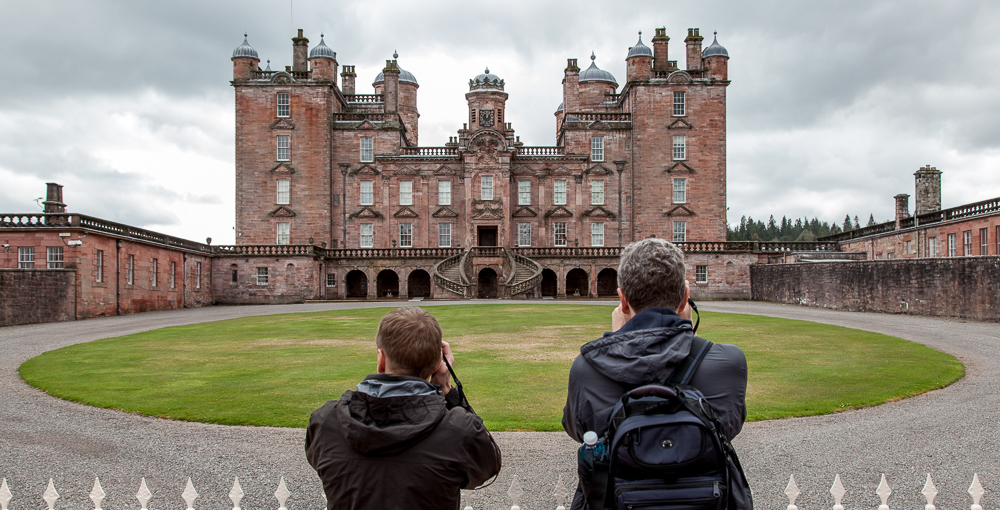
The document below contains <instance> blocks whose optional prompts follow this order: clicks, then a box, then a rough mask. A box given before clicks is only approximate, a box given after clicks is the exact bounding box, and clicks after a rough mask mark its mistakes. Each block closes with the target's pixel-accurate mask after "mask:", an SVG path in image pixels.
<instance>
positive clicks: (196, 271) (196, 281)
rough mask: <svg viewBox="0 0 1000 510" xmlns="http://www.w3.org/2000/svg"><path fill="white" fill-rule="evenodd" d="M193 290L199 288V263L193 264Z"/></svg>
mask: <svg viewBox="0 0 1000 510" xmlns="http://www.w3.org/2000/svg"><path fill="white" fill-rule="evenodd" d="M194 288H196V289H200V288H201V262H195V263H194Z"/></svg>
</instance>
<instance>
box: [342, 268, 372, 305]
mask: <svg viewBox="0 0 1000 510" xmlns="http://www.w3.org/2000/svg"><path fill="white" fill-rule="evenodd" d="M345 280H346V282H345V283H346V284H347V297H349V298H366V297H368V276H367V275H365V273H363V272H361V271H358V270H357V269H355V270H354V271H351V272H350V273H347V277H346V278H345Z"/></svg>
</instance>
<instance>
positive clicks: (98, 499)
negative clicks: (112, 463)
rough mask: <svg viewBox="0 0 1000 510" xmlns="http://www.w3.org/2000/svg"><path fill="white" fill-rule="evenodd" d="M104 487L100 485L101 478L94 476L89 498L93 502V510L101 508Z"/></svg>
mask: <svg viewBox="0 0 1000 510" xmlns="http://www.w3.org/2000/svg"><path fill="white" fill-rule="evenodd" d="M104 496H106V494H104V489H103V488H102V487H101V480H99V479H98V478H97V477H96V476H95V477H94V488H93V489H90V500H91V501H93V502H94V510H101V503H103V502H104Z"/></svg>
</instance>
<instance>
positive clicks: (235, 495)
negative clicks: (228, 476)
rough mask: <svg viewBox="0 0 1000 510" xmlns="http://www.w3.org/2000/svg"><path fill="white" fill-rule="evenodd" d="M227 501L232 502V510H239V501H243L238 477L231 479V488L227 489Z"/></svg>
mask: <svg viewBox="0 0 1000 510" xmlns="http://www.w3.org/2000/svg"><path fill="white" fill-rule="evenodd" d="M229 499H230V500H232V502H233V510H240V501H242V500H243V487H240V477H238V476H234V477H233V488H232V489H229Z"/></svg>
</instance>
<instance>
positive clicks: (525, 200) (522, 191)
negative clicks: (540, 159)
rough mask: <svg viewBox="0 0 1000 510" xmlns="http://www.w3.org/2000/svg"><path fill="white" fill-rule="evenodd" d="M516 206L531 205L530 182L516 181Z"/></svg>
mask: <svg viewBox="0 0 1000 510" xmlns="http://www.w3.org/2000/svg"><path fill="white" fill-rule="evenodd" d="M517 205H531V181H517Z"/></svg>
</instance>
